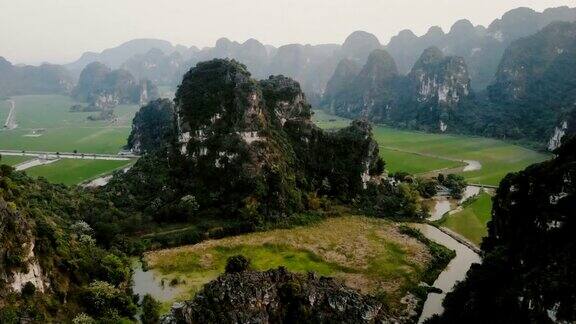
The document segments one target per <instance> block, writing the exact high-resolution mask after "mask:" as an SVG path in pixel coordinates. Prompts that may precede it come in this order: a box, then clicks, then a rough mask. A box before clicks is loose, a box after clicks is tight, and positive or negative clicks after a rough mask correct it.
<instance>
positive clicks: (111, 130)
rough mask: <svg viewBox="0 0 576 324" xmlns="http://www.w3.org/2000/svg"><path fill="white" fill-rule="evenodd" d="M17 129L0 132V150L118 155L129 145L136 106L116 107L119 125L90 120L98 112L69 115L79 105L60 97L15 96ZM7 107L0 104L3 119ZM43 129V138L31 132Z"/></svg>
mask: <svg viewBox="0 0 576 324" xmlns="http://www.w3.org/2000/svg"><path fill="white" fill-rule="evenodd" d="M12 100H14V101H15V102H16V115H15V116H16V122H17V124H18V128H16V129H14V130H2V131H0V149H10V150H31V151H60V152H71V151H74V150H78V152H86V153H109V154H115V153H118V151H120V150H121V149H122V146H123V145H125V144H126V138H127V137H128V135H129V134H130V130H131V123H132V118H133V117H134V114H135V113H136V111H137V110H138V109H139V107H138V106H136V105H120V106H118V107H116V108H115V113H116V115H117V116H118V120H117V121H116V122H108V121H89V120H88V116H90V115H94V114H97V113H96V112H70V111H69V109H70V107H71V106H72V105H74V104H76V103H77V102H75V101H74V100H73V99H72V98H70V97H66V96H60V95H29V96H16V97H13V98H12ZM7 112H8V104H7V103H6V102H5V101H4V102H2V103H1V104H0V117H1V116H5V115H7ZM35 129H44V131H43V133H42V134H41V136H30V135H31V134H32V130H35Z"/></svg>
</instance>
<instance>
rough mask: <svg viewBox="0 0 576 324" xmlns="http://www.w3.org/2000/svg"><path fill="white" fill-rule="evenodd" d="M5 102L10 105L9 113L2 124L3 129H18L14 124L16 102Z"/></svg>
mask: <svg viewBox="0 0 576 324" xmlns="http://www.w3.org/2000/svg"><path fill="white" fill-rule="evenodd" d="M6 102H8V104H9V105H10V111H9V112H8V118H6V122H5V123H4V128H6V129H14V128H16V127H18V125H17V124H16V102H14V100H7V101H6Z"/></svg>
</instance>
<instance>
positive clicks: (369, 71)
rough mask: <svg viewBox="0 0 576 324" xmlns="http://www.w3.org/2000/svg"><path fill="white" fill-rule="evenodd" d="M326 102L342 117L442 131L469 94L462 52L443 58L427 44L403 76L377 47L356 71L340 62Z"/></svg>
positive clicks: (436, 49) (389, 56)
mask: <svg viewBox="0 0 576 324" xmlns="http://www.w3.org/2000/svg"><path fill="white" fill-rule="evenodd" d="M338 72H339V73H338V74H335V76H334V77H333V79H332V80H331V82H330V83H329V84H330V85H333V86H332V87H331V88H330V92H328V93H327V94H326V97H325V101H324V106H325V107H326V109H329V110H330V111H331V112H332V113H335V114H337V115H340V116H345V117H352V118H355V117H364V118H368V119H370V120H373V121H378V122H386V123H390V124H394V125H397V126H400V127H409V128H417V129H422V130H428V131H441V132H444V131H446V130H447V129H448V127H451V126H453V125H454V124H455V123H456V122H455V121H453V120H454V119H456V118H453V116H452V114H453V113H454V112H455V111H456V110H459V109H460V108H459V107H460V106H461V105H462V104H463V103H465V102H467V101H468V100H469V99H470V98H472V97H473V95H472V90H471V87H470V77H469V75H468V69H467V67H466V64H465V63H464V59H462V58H461V57H455V56H449V57H445V56H444V55H443V54H442V52H441V51H440V50H439V49H438V48H436V47H431V48H428V49H427V50H425V51H424V53H423V54H422V55H421V57H420V59H419V60H418V62H417V63H416V64H415V65H414V67H413V69H412V71H411V72H410V73H409V74H408V75H407V76H403V75H400V74H399V73H398V70H397V67H396V63H395V61H394V59H393V58H392V56H391V55H390V54H389V53H388V52H387V51H385V50H375V51H374V52H372V54H370V56H369V57H368V61H367V62H366V64H365V65H364V67H363V68H362V70H360V72H358V73H357V75H355V76H352V74H353V73H354V69H353V66H351V65H350V64H348V63H346V62H345V61H342V62H341V65H340V67H339V71H338Z"/></svg>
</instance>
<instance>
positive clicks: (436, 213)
mask: <svg viewBox="0 0 576 324" xmlns="http://www.w3.org/2000/svg"><path fill="white" fill-rule="evenodd" d="M434 200H435V202H436V204H435V205H434V209H433V210H432V211H431V213H430V217H428V220H430V221H437V220H439V219H441V218H442V215H444V214H445V213H447V212H449V211H450V209H451V207H450V201H449V200H448V198H447V197H436V198H435V199H434Z"/></svg>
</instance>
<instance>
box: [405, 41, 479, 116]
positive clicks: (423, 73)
mask: <svg viewBox="0 0 576 324" xmlns="http://www.w3.org/2000/svg"><path fill="white" fill-rule="evenodd" d="M409 78H410V79H411V81H412V82H413V84H414V86H415V88H416V91H417V96H418V101H420V102H424V101H431V103H433V104H438V105H447V106H455V105H457V104H458V103H459V102H460V100H461V99H462V98H464V97H466V96H468V95H469V94H470V77H469V76H468V70H467V68H466V64H465V63H464V59H463V58H461V57H444V55H443V54H442V51H440V50H439V49H438V48H436V47H431V48H428V49H427V50H425V51H424V53H423V54H422V56H421V57H420V59H419V60H418V62H416V65H415V66H414V68H413V69H412V72H410V75H409Z"/></svg>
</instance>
